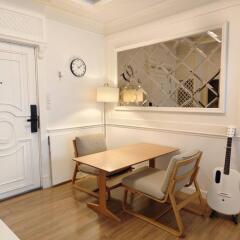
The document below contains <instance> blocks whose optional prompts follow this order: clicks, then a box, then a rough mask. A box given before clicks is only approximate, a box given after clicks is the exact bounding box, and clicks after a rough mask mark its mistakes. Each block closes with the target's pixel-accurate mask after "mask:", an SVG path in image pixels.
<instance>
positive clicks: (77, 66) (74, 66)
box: [70, 58, 87, 77]
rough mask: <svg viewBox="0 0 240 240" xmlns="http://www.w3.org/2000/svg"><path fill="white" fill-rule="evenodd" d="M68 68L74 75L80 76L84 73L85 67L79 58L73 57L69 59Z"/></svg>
mask: <svg viewBox="0 0 240 240" xmlns="http://www.w3.org/2000/svg"><path fill="white" fill-rule="evenodd" d="M70 70H71V72H72V74H73V75H74V76H75V77H82V76H84V74H85V73H86V70H87V67H86V64H85V62H84V61H83V60H82V59H81V58H74V59H73V60H72V61H71V64H70Z"/></svg>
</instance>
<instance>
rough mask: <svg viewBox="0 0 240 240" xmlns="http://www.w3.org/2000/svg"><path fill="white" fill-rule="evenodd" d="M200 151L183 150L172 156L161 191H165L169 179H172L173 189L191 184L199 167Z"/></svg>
mask: <svg viewBox="0 0 240 240" xmlns="http://www.w3.org/2000/svg"><path fill="white" fill-rule="evenodd" d="M201 156H202V152H201V151H192V152H185V153H181V154H179V155H176V156H174V157H172V159H171V161H170V163H169V165H168V168H167V170H166V174H165V177H164V180H163V184H162V188H161V191H162V192H163V193H167V191H168V190H169V185H170V182H171V181H174V186H173V188H174V191H178V190H180V189H182V188H183V187H184V186H185V185H187V184H191V183H192V181H193V179H194V176H195V175H196V174H197V171H198V168H199V166H198V165H199V161H200V159H201Z"/></svg>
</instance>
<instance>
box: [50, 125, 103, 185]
mask: <svg viewBox="0 0 240 240" xmlns="http://www.w3.org/2000/svg"><path fill="white" fill-rule="evenodd" d="M48 132H49V145H50V146H49V149H50V159H51V175H52V185H57V184H60V183H62V182H66V181H69V180H71V178H72V174H73V168H74V162H73V161H72V157H73V156H74V148H73V142H72V141H73V139H74V138H75V137H76V136H81V135H86V134H91V133H102V126H101V125H100V124H99V125H89V126H79V127H66V128H57V129H51V130H50V129H49V131H48Z"/></svg>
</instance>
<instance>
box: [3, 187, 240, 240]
mask: <svg viewBox="0 0 240 240" xmlns="http://www.w3.org/2000/svg"><path fill="white" fill-rule="evenodd" d="M121 195H122V189H116V190H114V191H113V200H111V202H109V204H110V207H111V208H112V209H115V210H116V213H117V214H118V216H119V217H120V218H121V219H122V223H117V222H113V221H111V220H108V219H106V218H104V217H101V216H99V215H97V214H96V213H95V212H93V211H92V210H90V209H89V208H87V207H86V203H87V202H89V201H95V199H94V198H92V197H89V196H87V195H86V194H84V193H79V192H78V191H77V190H74V189H73V188H72V186H71V184H69V183H68V184H64V185H61V186H58V187H54V188H50V189H46V190H39V191H35V192H32V193H28V194H25V195H22V196H19V197H16V198H13V199H10V200H7V201H4V202H1V203H0V218H1V219H2V220H3V221H4V222H5V223H6V224H7V225H8V226H10V228H11V229H12V230H13V231H14V232H15V233H16V234H17V235H18V237H19V238H20V239H21V240H53V239H54V240H55V239H56V240H81V239H83V240H88V239H89V240H90V239H91V240H99V239H104V240H110V239H113V240H139V239H145V240H150V239H151V240H152V239H154V240H158V239H159V240H160V239H161V240H164V239H167V240H170V239H176V238H175V237H173V236H172V235H170V234H168V233H166V232H164V231H162V230H160V229H158V228H156V227H154V226H152V225H149V224H147V223H145V222H142V221H141V220H139V219H136V218H134V217H131V216H129V215H127V214H125V213H123V212H122V210H121V202H120V200H118V199H121ZM136 203H137V204H136V206H135V208H136V209H137V208H138V209H141V211H142V212H145V213H148V214H151V215H153V214H155V213H159V207H161V208H162V207H164V206H159V205H156V204H154V203H153V202H152V201H150V200H146V199H142V198H137V199H136ZM182 216H183V220H184V224H185V226H186V239H189V240H190V239H192V240H194V239H199V240H207V239H211V240H214V239H216V240H225V239H226V240H239V239H240V224H239V225H238V226H236V225H234V224H233V223H232V222H231V221H229V219H223V218H216V219H210V218H208V217H206V218H202V217H199V216H195V215H193V214H191V213H189V212H186V211H183V212H182ZM161 221H162V222H165V223H169V224H172V222H173V216H172V214H171V213H168V214H166V215H165V216H164V217H163V219H162V220H161Z"/></svg>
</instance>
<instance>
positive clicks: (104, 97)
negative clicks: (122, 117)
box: [97, 84, 119, 138]
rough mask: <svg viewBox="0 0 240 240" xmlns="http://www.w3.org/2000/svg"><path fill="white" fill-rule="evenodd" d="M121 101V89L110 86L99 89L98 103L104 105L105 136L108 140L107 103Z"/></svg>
mask: <svg viewBox="0 0 240 240" xmlns="http://www.w3.org/2000/svg"><path fill="white" fill-rule="evenodd" d="M118 101H119V88H117V87H110V86H109V85H108V84H106V85H104V86H103V87H99V88H97V102H102V103H103V124H104V136H105V138H106V103H114V102H115V103H116V102H118Z"/></svg>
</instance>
